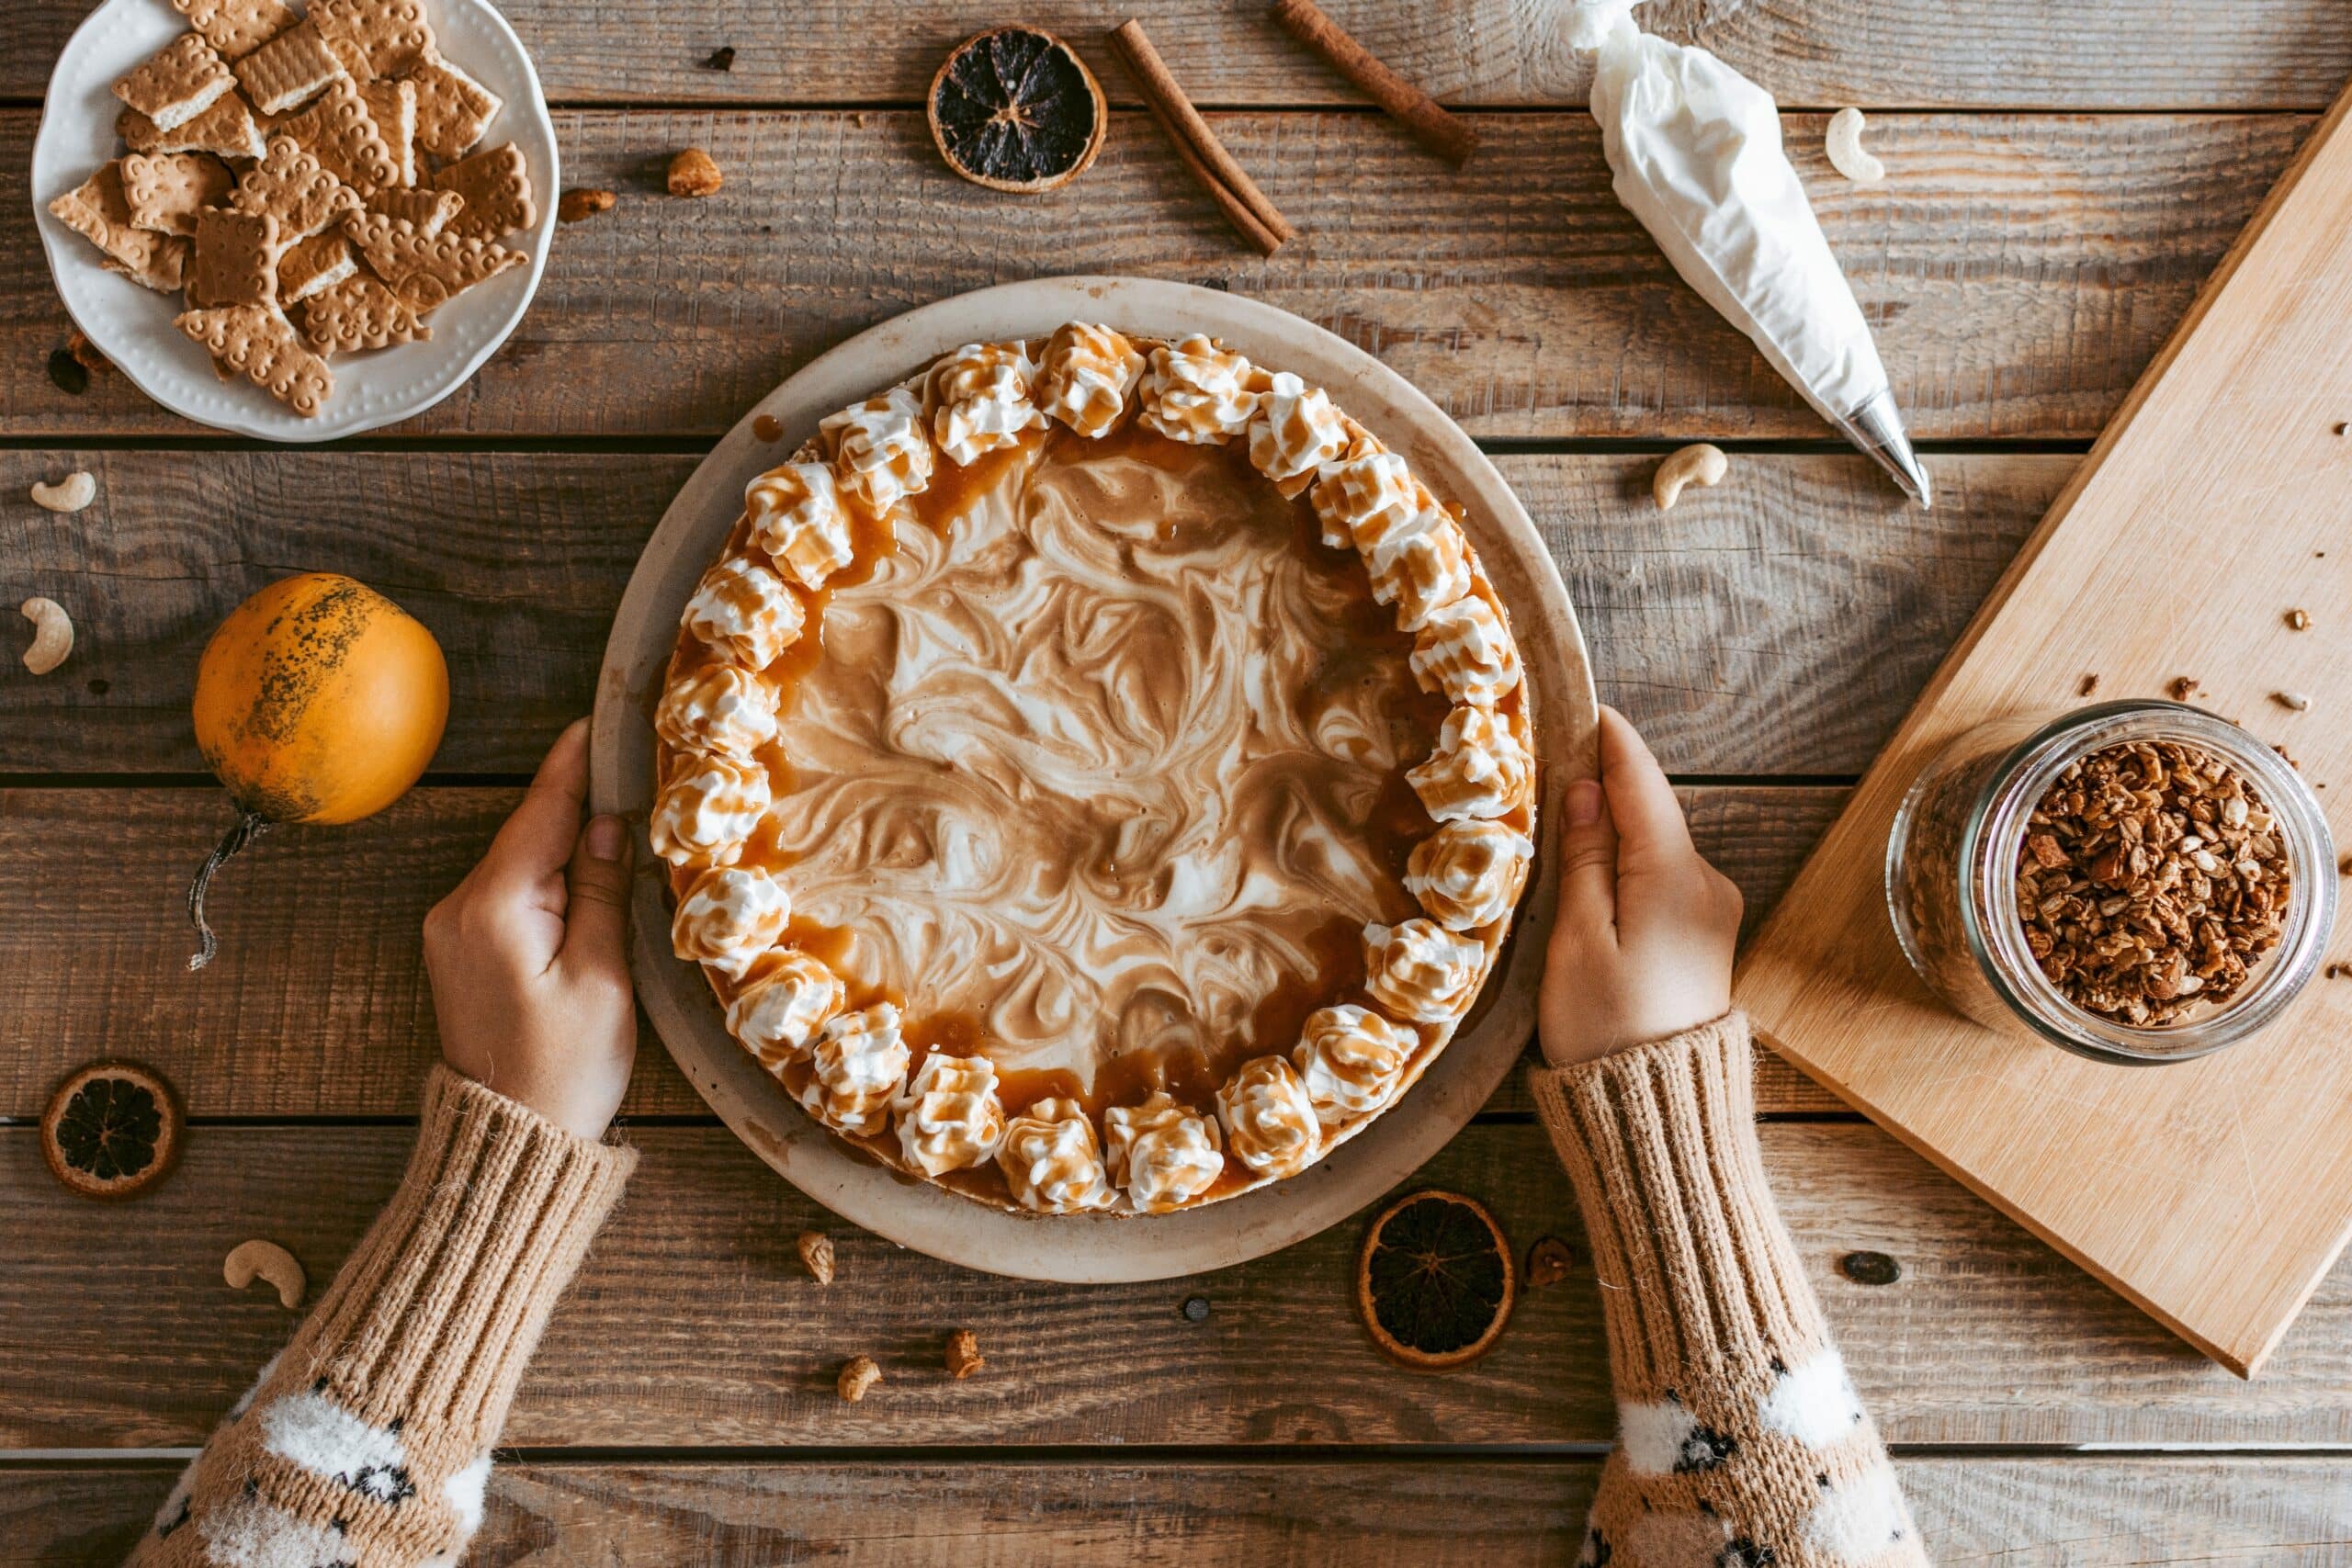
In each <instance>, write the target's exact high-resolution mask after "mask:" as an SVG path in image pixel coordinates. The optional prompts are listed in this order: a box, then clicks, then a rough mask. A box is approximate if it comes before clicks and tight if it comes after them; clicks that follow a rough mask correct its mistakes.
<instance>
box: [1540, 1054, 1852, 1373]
mask: <svg viewBox="0 0 2352 1568" xmlns="http://www.w3.org/2000/svg"><path fill="white" fill-rule="evenodd" d="M1528 1077H1529V1080H1530V1082H1531V1084H1532V1087H1533V1089H1534V1092H1535V1106H1536V1110H1537V1111H1538V1112H1539V1113H1540V1114H1541V1115H1542V1116H1543V1118H1544V1126H1545V1127H1546V1128H1548V1129H1549V1130H1550V1132H1551V1134H1552V1142H1553V1144H1554V1145H1555V1147H1557V1148H1558V1150H1559V1152H1560V1158H1561V1160H1562V1162H1563V1163H1565V1164H1566V1166H1567V1168H1568V1176H1569V1178H1570V1179H1571V1180H1572V1181H1573V1182H1574V1183H1575V1185H1576V1191H1577V1203H1578V1205H1579V1206H1580V1207H1581V1208H1582V1209H1583V1211H1584V1223H1585V1231H1586V1234H1587V1235H1588V1236H1589V1238H1590V1240H1591V1244H1592V1262H1593V1272H1594V1275H1595V1277H1596V1278H1597V1279H1598V1280H1599V1282H1600V1299H1601V1303H1602V1310H1603V1312H1604V1314H1605V1317H1606V1322H1607V1325H1608V1330H1609V1338H1610V1344H1611V1350H1612V1355H1611V1363H1612V1365H1613V1366H1614V1368H1615V1371H1616V1377H1617V1393H1618V1396H1619V1397H1620V1398H1621V1399H1640V1400H1647V1399H1656V1398H1658V1397H1659V1396H1660V1395H1661V1394H1663V1393H1665V1392H1666V1391H1667V1390H1668V1389H1669V1388H1672V1387H1673V1386H1674V1385H1675V1384H1676V1383H1677V1382H1679V1381H1682V1380H1685V1379H1687V1378H1688V1376H1689V1370H1690V1369H1705V1368H1709V1367H1715V1366H1721V1365H1723V1364H1724V1363H1725V1362H1736V1363H1740V1364H1744V1365H1747V1366H1758V1365H1762V1364H1764V1363H1766V1362H1767V1361H1768V1360H1769V1359H1771V1358H1774V1357H1780V1358H1783V1359H1785V1360H1786V1362H1787V1364H1789V1365H1796V1364H1798V1363H1799V1362H1801V1361H1802V1360H1803V1359H1805V1358H1806V1357H1808V1356H1809V1355H1810V1354H1811V1353H1812V1352H1813V1350H1814V1349H1815V1348H1819V1347H1822V1346H1825V1345H1826V1343H1827V1336H1826V1329H1825V1328H1824V1326H1823V1324H1822V1318H1821V1309H1820V1306H1819V1304H1818V1303H1816V1302H1815V1299H1814V1294H1813V1290H1812V1287H1811V1286H1809V1285H1808V1284H1807V1283H1806V1282H1805V1280H1804V1271H1803V1269H1802V1268H1801V1266H1800V1265H1799V1263H1798V1260H1797V1256H1796V1249H1795V1247H1794V1245H1793V1244H1792V1242H1791V1241H1790V1239H1789V1233H1788V1230H1787V1228H1786V1227H1785V1226H1783V1225H1782V1224H1781V1216H1780V1213H1779V1212H1778V1211H1777V1210H1776V1209H1775V1208H1774V1207H1773V1205H1772V1195H1771V1192H1770V1190H1769V1189H1768V1188H1767V1187H1766V1186H1765V1182H1764V1168H1763V1161H1762V1158H1761V1156H1760V1153H1759V1151H1758V1146H1757V1143H1756V1094H1755V1082H1754V1066H1753V1059H1752V1056H1751V1055H1750V1051H1749V1046H1748V1035H1747V1018H1746V1016H1745V1015H1743V1014H1741V1013H1737V1012H1731V1013H1726V1014H1724V1016H1723V1017H1722V1018H1719V1019H1717V1020H1716V1021H1714V1022H1713V1023H1710V1024H1705V1025H1702V1026H1701V1027H1700V1028H1697V1029H1693V1030H1690V1031H1687V1032H1684V1033H1681V1034H1677V1035H1674V1036H1672V1037H1670V1038H1668V1039H1665V1040H1659V1041H1655V1042H1653V1043H1650V1044H1647V1045H1639V1046H1635V1047H1634V1048H1633V1049H1632V1050H1628V1051H1621V1052H1619V1053H1617V1054H1616V1055H1611V1056H1604V1057H1602V1058H1601V1059H1600V1060H1599V1061H1597V1062H1589V1063H1587V1064H1585V1065H1583V1066H1576V1067H1564V1068H1558V1069H1551V1068H1543V1067H1537V1068H1532V1069H1530V1071H1529V1074H1528Z"/></svg>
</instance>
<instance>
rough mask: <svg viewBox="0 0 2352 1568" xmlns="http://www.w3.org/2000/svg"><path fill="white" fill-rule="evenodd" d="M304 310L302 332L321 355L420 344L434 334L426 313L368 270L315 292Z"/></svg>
mask: <svg viewBox="0 0 2352 1568" xmlns="http://www.w3.org/2000/svg"><path fill="white" fill-rule="evenodd" d="M306 311H307V313H306V315H305V316H304V318H303V322H302V330H303V333H305V334H306V335H307V336H308V337H309V338H310V340H311V346H312V347H314V348H316V349H317V350H318V351H319V352H320V353H321V354H334V353H337V352H341V351H344V350H348V349H355V348H383V347H385V346H387V345H388V344H395V343H419V342H422V341H424V339H426V338H429V337H431V336H432V335H433V329H432V328H431V327H429V326H427V325H425V323H424V318H423V317H422V316H420V315H418V314H417V312H416V311H415V310H413V309H411V308H410V307H409V305H408V304H407V303H405V302H404V301H403V300H402V299H401V297H400V296H399V295H397V294H395V293H393V292H392V291H391V289H390V288H387V287H386V286H385V285H384V283H383V281H382V280H381V279H380V278H376V277H371V276H368V274H367V273H365V272H356V273H354V274H353V275H352V276H349V277H346V278H345V279H344V280H343V281H342V282H340V283H338V284H335V285H334V286H333V287H332V288H324V289H322V290H320V291H319V292H318V293H316V294H313V295H311V298H310V301H309V303H308V305H307V306H306Z"/></svg>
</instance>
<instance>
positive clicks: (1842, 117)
mask: <svg viewBox="0 0 2352 1568" xmlns="http://www.w3.org/2000/svg"><path fill="white" fill-rule="evenodd" d="M1869 123H1870V122H1869V121H1868V120H1867V119H1865V118H1863V116H1862V111H1861V110H1860V109H1839V110H1838V112H1837V113H1836V114H1834V115H1832V116H1830V117H1829V166H1830V167H1831V168H1834V169H1836V170H1837V171H1838V173H1839V174H1841V175H1845V176H1846V177H1847V178H1848V179H1849V180H1851V181H1853V182H1854V183H1855V184H1856V185H1862V186H1874V185H1877V184H1878V183H1879V182H1880V181H1882V180H1883V179H1885V178H1886V165H1885V164H1883V163H1881V162H1880V161H1879V160H1878V159H1877V158H1875V157H1873V156H1871V153H1869V152H1866V151H1864V149H1863V147H1862V127H1863V126H1865V125H1867V124H1869Z"/></svg>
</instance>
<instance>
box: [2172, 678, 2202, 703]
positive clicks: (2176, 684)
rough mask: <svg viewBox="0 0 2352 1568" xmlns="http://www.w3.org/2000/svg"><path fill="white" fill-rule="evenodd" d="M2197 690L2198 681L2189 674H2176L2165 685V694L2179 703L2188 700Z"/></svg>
mask: <svg viewBox="0 0 2352 1568" xmlns="http://www.w3.org/2000/svg"><path fill="white" fill-rule="evenodd" d="M2196 692H2197V682H2196V681H2195V679H2194V678H2192V677H2190V676H2188V675H2176V676H2174V677H2173V678H2172V679H2171V681H2169V682H2166V683H2165V695H2166V696H2168V697H2170V698H2171V699H2172V700H2173V701H2174V702H2177V703H2185V702H2187V701H2188V699H2189V698H2190V697H2191V696H2193V695H2195V694H2196Z"/></svg>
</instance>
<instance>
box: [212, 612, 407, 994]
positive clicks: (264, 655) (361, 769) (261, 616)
mask: <svg viewBox="0 0 2352 1568" xmlns="http://www.w3.org/2000/svg"><path fill="white" fill-rule="evenodd" d="M195 709H196V743H197V746H198V750H202V751H203V753H204V760H205V761H207V762H209V763H210V764H211V765H212V771H213V773H215V774H216V775H218V777H219V778H220V782H221V784H224V785H225V786H227V788H228V791H229V794H230V795H231V796H232V798H233V799H234V800H235V801H236V803H237V807H238V818H237V823H236V825H235V826H234V827H232V828H231V829H229V831H228V833H227V834H226V835H225V836H224V837H223V838H222V839H221V840H220V845H219V847H218V848H216V849H215V850H214V851H213V852H212V853H211V855H210V856H209V857H208V858H207V859H206V861H205V863H204V865H203V867H202V869H201V870H199V871H198V873H197V874H196V881H195V882H194V883H193V884H192V885H191V886H189V888H188V919H190V920H191V921H192V922H193V923H194V924H195V926H196V930H197V936H198V944H199V945H198V950H197V953H196V955H195V956H194V957H192V958H190V959H189V960H188V967H189V968H191V969H200V968H202V967H203V966H204V965H205V964H209V963H210V962H211V960H212V953H213V949H214V942H213V938H212V930H211V927H209V925H207V924H206V923H205V919H204V895H205V890H206V889H207V888H208V887H209V886H210V884H211V880H212V874H213V873H214V872H215V871H217V870H218V869H219V868H220V863H221V862H223V861H225V860H227V859H228V858H229V857H230V856H231V855H233V854H235V853H236V852H238V851H240V850H242V849H243V848H244V847H245V846H246V845H247V844H249V843H251V842H252V841H253V840H254V837H255V836H256V835H258V834H259V833H261V832H262V831H263V829H266V828H268V827H270V826H271V825H273V824H276V823H281V822H303V823H317V824H334V823H343V822H356V821H358V820H359V819H360V818H363V817H369V816H373V815H374V814H375V813H377V812H379V811H381V810H382V809H383V808H384V807H387V806H390V804H391V803H392V802H393V801H395V800H398V799H399V798H400V797H401V795H404V794H406V793H407V791H408V788H409V786H410V785H411V784H414V783H416V781H417V779H418V778H419V777H420V776H422V775H423V773H424V768H425V764H426V763H428V762H430V761H432V760H433V753H434V751H435V750H436V749H437V748H438V747H439V746H440V744H441V729H442V726H443V725H444V724H445V723H447V719H448V716H449V671H448V666H447V664H446V663H445V662H444V661H443V660H442V657H441V645H440V644H438V643H437V642H435V641H434V640H433V634H432V633H431V632H429V631H427V630H425V628H424V623H422V622H420V621H418V620H417V619H416V618H415V617H414V616H413V615H409V614H408V613H407V612H406V611H405V610H402V609H401V607H400V606H399V605H398V604H393V603H392V602H391V601H390V599H387V598H385V597H384V596H383V595H382V594H380V593H379V592H376V591H375V590H374V589H372V588H370V587H368V585H367V584H366V583H363V582H358V581H354V580H353V579H351V578H348V577H341V576H337V575H336V574H334V573H333V572H304V573H302V574H301V575H300V576H296V577H288V578H283V579H280V580H279V581H276V582H273V583H271V584H270V585H269V586H268V587H266V588H264V589H263V590H262V591H261V592H258V593H255V594H254V596H253V597H252V598H250V599H248V600H246V601H245V602H244V603H243V604H240V605H238V606H237V607H236V609H234V610H232V611H231V612H230V614H229V618H228V619H227V620H225V621H222V622H221V623H220V629H219V630H217V631H215V632H214V633H213V634H212V640H211V641H210V642H209V643H207V644H206V645H205V648H204V657H203V659H202V660H200V661H199V662H198V666H197V671H196V704H195Z"/></svg>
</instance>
